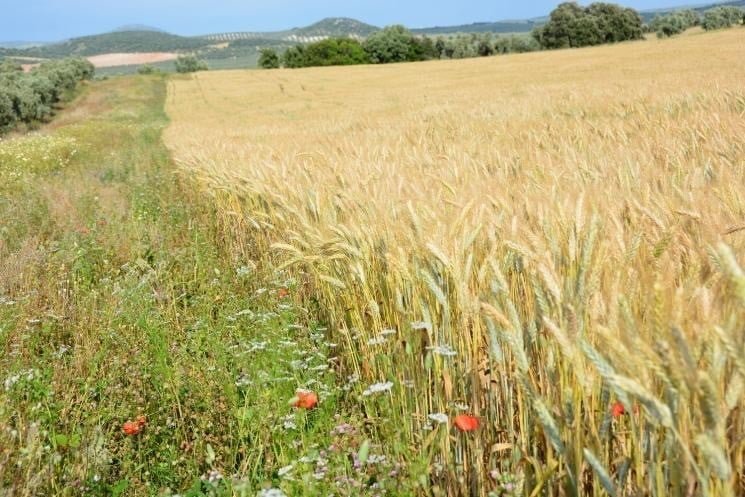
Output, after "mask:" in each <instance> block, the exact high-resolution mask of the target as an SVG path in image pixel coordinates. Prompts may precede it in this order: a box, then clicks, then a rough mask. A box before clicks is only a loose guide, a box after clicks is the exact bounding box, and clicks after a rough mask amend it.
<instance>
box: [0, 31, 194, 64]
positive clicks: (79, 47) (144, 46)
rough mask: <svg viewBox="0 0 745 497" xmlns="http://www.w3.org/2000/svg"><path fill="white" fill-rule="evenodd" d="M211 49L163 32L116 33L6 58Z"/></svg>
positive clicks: (12, 52) (7, 52)
mask: <svg viewBox="0 0 745 497" xmlns="http://www.w3.org/2000/svg"><path fill="white" fill-rule="evenodd" d="M206 45H208V42H207V41H206V40H204V39H202V38H192V37H186V36H178V35H173V34H169V33H163V32H160V31H116V32H112V33H104V34H100V35H92V36H82V37H80V38H72V39H70V40H67V41H64V42H61V43H54V44H50V45H44V46H40V47H33V48H28V49H25V50H21V49H6V50H4V51H3V53H5V55H15V56H25V57H40V58H60V57H69V56H88V55H99V54H105V53H117V52H122V53H132V52H177V51H189V50H197V49H199V48H202V47H204V46H206Z"/></svg>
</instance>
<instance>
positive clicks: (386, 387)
mask: <svg viewBox="0 0 745 497" xmlns="http://www.w3.org/2000/svg"><path fill="white" fill-rule="evenodd" d="M392 388H393V383H392V382H390V381H386V382H385V383H375V384H373V385H370V386H369V387H367V388H366V389H365V391H364V392H362V395H364V396H365V397H368V396H370V395H372V394H374V393H382V392H390V391H391V389H392Z"/></svg>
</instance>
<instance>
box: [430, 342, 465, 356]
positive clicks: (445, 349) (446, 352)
mask: <svg viewBox="0 0 745 497" xmlns="http://www.w3.org/2000/svg"><path fill="white" fill-rule="evenodd" d="M427 350H431V351H432V352H433V353H435V354H436V355H441V356H443V357H454V356H456V355H458V353H457V352H456V351H455V349H453V348H452V347H451V346H450V345H437V346H435V347H427Z"/></svg>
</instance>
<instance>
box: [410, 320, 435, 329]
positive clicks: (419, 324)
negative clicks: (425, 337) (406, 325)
mask: <svg viewBox="0 0 745 497" xmlns="http://www.w3.org/2000/svg"><path fill="white" fill-rule="evenodd" d="M411 329H413V330H427V331H432V323H429V322H427V321H414V322H413V323H411Z"/></svg>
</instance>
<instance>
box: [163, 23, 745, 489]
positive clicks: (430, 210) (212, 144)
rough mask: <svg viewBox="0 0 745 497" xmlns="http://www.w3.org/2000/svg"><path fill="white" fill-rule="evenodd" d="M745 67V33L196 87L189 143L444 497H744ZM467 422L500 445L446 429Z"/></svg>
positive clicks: (379, 422) (183, 117) (188, 96)
mask: <svg viewBox="0 0 745 497" xmlns="http://www.w3.org/2000/svg"><path fill="white" fill-rule="evenodd" d="M743 61H745V29H739V28H738V29H731V30H726V31H721V32H715V33H705V34H700V33H697V34H695V35H688V36H682V37H679V38H676V39H669V40H649V41H644V42H638V43H626V44H621V45H616V46H604V47H597V48H589V49H581V50H566V51H552V52H542V53H532V54H525V55H514V56H502V57H491V58H480V59H470V60H462V61H436V62H427V63H416V64H400V65H387V66H365V67H347V68H317V69H305V70H276V71H225V72H209V73H198V74H196V75H193V76H191V77H188V78H178V79H176V78H174V79H172V80H171V82H170V83H169V84H170V87H169V96H168V102H167V109H166V110H167V112H168V114H169V116H170V118H171V121H172V122H171V125H170V126H169V128H168V130H167V131H166V135H165V139H166V143H167V145H168V146H169V148H170V149H171V151H172V153H173V155H174V157H175V159H176V160H177V162H178V164H179V165H180V167H181V168H182V170H183V171H184V173H185V174H188V175H190V176H192V177H194V178H197V179H198V180H199V181H200V182H201V184H202V185H203V186H204V188H205V190H206V191H207V192H209V193H210V194H212V195H214V197H215V198H216V200H217V202H218V205H219V209H218V214H219V216H220V221H221V223H220V225H221V226H222V227H223V228H224V229H225V230H226V234H227V236H226V239H227V240H228V242H229V243H233V244H235V246H236V247H239V249H241V248H242V249H243V251H244V252H245V253H246V254H247V255H246V256H247V257H254V258H261V261H260V262H264V263H267V264H273V265H275V266H277V267H286V268H287V269H288V270H289V271H290V272H291V274H292V275H293V276H294V278H295V281H296V284H297V288H296V289H293V290H294V291H293V294H294V295H297V296H298V298H299V299H302V302H303V303H304V304H305V305H306V306H307V307H308V308H309V310H310V311H311V313H312V314H311V315H312V316H313V317H315V318H318V319H320V320H323V321H325V322H328V323H329V340H331V341H332V342H336V343H338V344H339V347H338V349H337V353H338V357H339V360H340V372H341V374H340V377H341V378H344V377H346V376H350V377H353V378H359V380H360V381H359V382H358V383H354V384H351V383H350V385H347V388H346V390H344V391H343V392H341V393H339V396H340V398H341V399H342V401H343V402H344V403H346V405H347V406H355V405H357V406H358V410H359V412H360V416H363V417H364V418H365V419H366V421H367V423H368V426H369V428H370V432H369V435H370V437H371V438H372V439H373V441H374V443H375V444H378V445H379V446H382V447H384V448H385V449H386V450H387V451H388V453H387V455H388V457H390V458H391V459H395V460H397V461H401V462H402V463H404V464H405V466H404V467H413V466H414V465H415V464H419V465H421V464H424V467H425V468H427V473H428V474H429V480H427V482H426V485H425V484H424V483H423V484H422V485H423V488H424V487H426V488H427V491H426V492H425V491H424V490H422V492H423V493H428V494H429V495H445V494H447V495H487V493H488V492H490V491H495V492H497V493H496V495H507V494H504V493H499V492H500V491H501V490H500V488H502V487H500V486H499V485H500V483H499V481H501V480H498V479H497V480H495V476H494V475H496V474H497V473H498V474H500V475H507V476H509V477H510V478H514V479H515V480H516V481H517V482H519V484H521V485H524V487H525V488H527V489H537V490H536V493H533V494H532V495H555V496H558V495H573V494H581V495H605V493H604V492H605V491H608V492H610V493H614V494H617V495H656V496H664V495H685V494H687V493H688V492H692V493H691V494H690V495H714V496H730V495H735V494H740V495H742V494H743V493H745V481H743V474H745V471H744V469H745V446H744V445H743V444H744V442H743V441H744V440H745V401H744V400H743V399H744V393H745V360H744V359H743V355H742V350H744V347H745V275H744V274H743V270H742V269H741V266H742V265H743V263H744V262H745V258H744V257H743V254H744V253H745V252H744V251H743V249H745V188H743V185H745V140H743V137H744V136H745V64H743ZM738 264H739V265H738ZM385 382H390V383H391V385H392V386H391V391H390V393H389V394H384V395H382V396H378V397H374V396H372V397H371V396H368V395H365V394H364V393H365V390H366V389H368V390H367V392H369V391H370V390H369V389H370V388H371V385H374V384H384V385H385V384H386V383H385ZM322 401H323V399H322ZM461 413H468V414H473V415H475V416H477V417H478V418H479V420H480V422H481V425H480V428H479V430H478V431H475V432H464V433H460V432H458V431H457V430H450V429H449V428H448V426H451V425H449V424H445V425H439V424H437V423H436V422H434V421H433V420H434V419H442V418H441V416H439V415H441V414H446V415H448V416H450V419H451V420H452V419H453V418H454V416H455V415H457V414H461ZM430 416H434V417H430ZM490 472H495V473H490ZM500 478H501V477H500ZM425 480H426V479H425ZM541 488H542V489H543V492H545V493H538V492H541V490H540V489H541ZM467 489H471V490H470V492H471V493H469V491H468V490H467ZM438 492H440V493H438ZM529 493H530V492H527V493H526V495H527V494H529Z"/></svg>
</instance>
